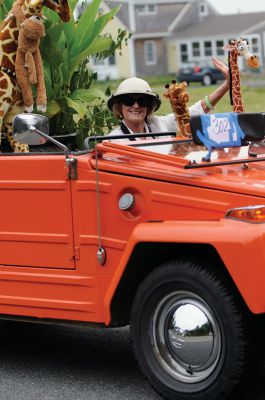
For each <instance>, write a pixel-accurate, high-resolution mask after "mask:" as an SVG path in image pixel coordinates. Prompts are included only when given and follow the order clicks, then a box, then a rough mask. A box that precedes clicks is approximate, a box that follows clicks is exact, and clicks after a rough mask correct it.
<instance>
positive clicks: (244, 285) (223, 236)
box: [104, 219, 265, 325]
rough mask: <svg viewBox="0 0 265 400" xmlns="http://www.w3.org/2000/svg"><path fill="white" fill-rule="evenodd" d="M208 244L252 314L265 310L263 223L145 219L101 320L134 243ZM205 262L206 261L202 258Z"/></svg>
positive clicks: (108, 298)
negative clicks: (216, 253) (149, 220)
mask: <svg viewBox="0 0 265 400" xmlns="http://www.w3.org/2000/svg"><path fill="white" fill-rule="evenodd" d="M143 242H152V243H155V242H157V243H161V242H164V243H178V244H179V243H191V244H192V243H194V244H200V243H201V244H210V245H212V246H213V247H214V248H215V249H216V251H217V252H218V254H219V256H220V258H221V259H222V261H223V263H224V265H225V267H226V268H227V271H228V273H229V274H230V276H231V277H232V279H233V281H234V283H235V285H236V286H237V288H238V290H239V292H240V293H241V295H242V298H243V299H244V301H245V303H246V305H247V306H248V308H249V309H250V310H251V311H252V312H253V313H261V312H265V291H264V282H265V262H264V255H265V248H264V242H265V224H254V223H246V222H242V221H237V220H232V219H221V220H219V221H164V222H146V223H141V224H139V225H137V226H136V227H135V229H134V230H133V232H132V235H131V237H130V239H129V240H128V243H127V246H126V248H125V251H124V253H123V256H122V257H121V260H120V263H119V265H118V267H117V269H116V272H115V274H114V275H113V278H112V280H111V283H110V285H109V288H108V290H107V292H106V296H105V298H104V319H105V323H106V324H107V325H108V324H109V322H110V320H111V315H110V304H111V300H112V298H113V296H114V294H115V290H116V288H117V287H118V284H119V282H120V279H121V278H122V275H123V273H124V270H125V268H126V265H127V263H128V261H129V259H130V257H131V254H132V253H133V251H134V248H135V246H136V245H137V244H138V243H143ZM206 261H207V260H206Z"/></svg>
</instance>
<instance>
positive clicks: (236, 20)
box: [175, 12, 265, 39]
mask: <svg viewBox="0 0 265 400" xmlns="http://www.w3.org/2000/svg"><path fill="white" fill-rule="evenodd" d="M263 23H264V26H263ZM262 26H263V30H265V12H259V13H250V14H249V13H244V14H229V15H209V16H208V17H205V18H203V19H202V20H201V21H199V22H197V23H195V24H194V25H192V26H189V27H188V28H186V29H183V30H181V31H178V30H176V31H175V34H176V36H177V39H179V38H189V37H202V36H216V35H226V36H229V35H230V34H231V33H233V34H236V35H239V34H241V33H244V32H245V31H248V33H251V32H252V31H253V32H257V31H259V30H260V29H261V27H262Z"/></svg>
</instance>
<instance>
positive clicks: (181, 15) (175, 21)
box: [168, 3, 191, 32]
mask: <svg viewBox="0 0 265 400" xmlns="http://www.w3.org/2000/svg"><path fill="white" fill-rule="evenodd" d="M190 7H191V5H190V3H188V4H186V5H185V6H184V7H183V8H182V10H181V11H180V13H179V14H178V15H177V16H176V18H175V19H174V21H173V22H171V24H170V25H169V27H168V31H169V32H172V30H173V29H174V28H175V27H176V25H178V23H179V21H181V20H182V19H183V17H184V15H185V14H186V12H187V11H188V10H189V9H190Z"/></svg>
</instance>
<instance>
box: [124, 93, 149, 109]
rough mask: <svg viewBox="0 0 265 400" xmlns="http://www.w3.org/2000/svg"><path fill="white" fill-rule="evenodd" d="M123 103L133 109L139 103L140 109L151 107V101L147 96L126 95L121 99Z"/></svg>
mask: <svg viewBox="0 0 265 400" xmlns="http://www.w3.org/2000/svg"><path fill="white" fill-rule="evenodd" d="M121 103H122V104H124V105H125V106H127V107H131V106H133V105H134V104H135V103H137V104H138V105H139V106H140V107H147V106H148V105H150V100H149V99H148V97H147V96H132V95H128V96H127V95H126V96H122V97H121Z"/></svg>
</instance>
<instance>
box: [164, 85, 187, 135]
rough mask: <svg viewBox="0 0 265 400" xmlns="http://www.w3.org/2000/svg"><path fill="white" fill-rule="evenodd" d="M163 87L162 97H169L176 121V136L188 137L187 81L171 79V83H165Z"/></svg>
mask: <svg viewBox="0 0 265 400" xmlns="http://www.w3.org/2000/svg"><path fill="white" fill-rule="evenodd" d="M165 87H166V89H167V90H166V92H165V93H164V97H166V98H167V99H169V101H170V104H171V107H172V110H173V112H174V114H175V117H176V121H177V123H178V127H177V133H176V136H177V137H178V136H186V137H190V136H191V131H190V114H189V109H188V106H187V103H188V101H189V99H190V96H189V94H188V93H187V91H186V89H187V82H181V83H177V82H176V81H175V80H173V81H171V84H167V85H165Z"/></svg>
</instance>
